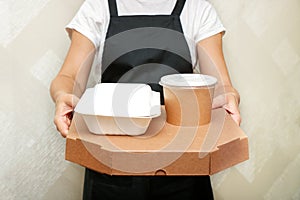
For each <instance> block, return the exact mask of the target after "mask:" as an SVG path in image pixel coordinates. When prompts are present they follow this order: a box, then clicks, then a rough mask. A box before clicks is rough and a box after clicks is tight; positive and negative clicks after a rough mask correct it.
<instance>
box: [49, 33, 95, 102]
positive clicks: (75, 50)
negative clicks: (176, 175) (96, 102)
mask: <svg viewBox="0 0 300 200" xmlns="http://www.w3.org/2000/svg"><path fill="white" fill-rule="evenodd" d="M94 56H95V47H94V45H93V44H92V43H91V41H90V40H89V39H88V38H86V37H85V36H83V35H82V34H80V33H78V32H76V31H73V32H72V41H71V46H70V49H69V52H68V54H67V56H66V59H65V62H64V64H63V66H62V68H61V70H60V71H59V73H58V75H57V76H56V78H55V79H54V80H53V81H52V83H51V88H50V94H51V97H52V99H53V100H54V102H56V100H57V98H58V97H59V96H60V95H61V94H73V95H75V96H77V97H78V98H79V97H80V96H81V95H82V93H83V92H84V90H85V88H86V83H87V80H88V76H89V74H90V70H91V66H92V63H93V60H94Z"/></svg>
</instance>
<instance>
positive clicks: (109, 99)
mask: <svg viewBox="0 0 300 200" xmlns="http://www.w3.org/2000/svg"><path fill="white" fill-rule="evenodd" d="M75 112H77V113H79V114H81V115H82V116H83V119H84V121H85V123H86V125H87V127H88V129H89V131H90V132H92V133H95V134H112V135H141V134H143V133H145V132H146V130H147V128H148V126H149V124H150V122H151V120H152V118H154V117H157V116H159V115H160V114H161V106H160V94H159V92H154V91H152V90H151V87H150V86H149V85H147V84H136V83H100V84H97V85H96V86H95V87H94V88H89V89H87V90H86V91H85V92H84V94H83V96H82V97H81V98H80V100H79V102H78V104H77V106H76V107H75Z"/></svg>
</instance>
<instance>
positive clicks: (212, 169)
mask: <svg viewBox="0 0 300 200" xmlns="http://www.w3.org/2000/svg"><path fill="white" fill-rule="evenodd" d="M86 145H88V149H89V150H87V149H86ZM67 146H68V148H66V160H68V161H71V162H75V163H77V164H79V165H82V166H83V167H87V168H90V169H93V170H95V171H98V172H101V173H105V174H110V175H212V174H215V173H217V172H220V171H222V170H224V169H227V168H229V167H232V166H234V165H236V164H238V163H241V162H243V161H245V160H247V159H249V154H248V139H247V137H244V138H240V139H237V140H234V141H231V142H230V143H227V144H226V145H221V146H218V150H215V151H213V152H211V153H208V154H207V155H206V156H205V157H203V158H201V159H200V158H199V153H198V152H186V153H183V154H182V155H181V156H180V157H179V158H178V159H177V160H175V161H174V162H172V163H171V164H170V165H168V166H165V167H163V168H157V169H155V170H154V171H148V172H143V173H132V172H125V171H119V170H117V169H115V168H116V167H115V165H116V164H115V163H116V160H118V162H120V161H122V160H120V158H122V152H109V151H107V150H104V149H101V148H99V146H97V145H95V144H92V143H88V142H85V141H84V142H83V141H81V140H80V139H76V138H68V139H67ZM93 155H99V156H101V160H102V159H105V164H103V163H102V162H100V161H99V159H97V158H95V157H94V156H93ZM162 156H163V155H162ZM187 163H193V165H187Z"/></svg>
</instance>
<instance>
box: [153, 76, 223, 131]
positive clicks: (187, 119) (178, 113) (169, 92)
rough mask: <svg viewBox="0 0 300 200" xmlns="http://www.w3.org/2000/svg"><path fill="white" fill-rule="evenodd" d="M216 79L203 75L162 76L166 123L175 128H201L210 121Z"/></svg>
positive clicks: (161, 83)
mask: <svg viewBox="0 0 300 200" xmlns="http://www.w3.org/2000/svg"><path fill="white" fill-rule="evenodd" d="M216 83H217V79H216V78H215V77H212V76H208V75H203V74H172V75H167V76H163V77H162V78H161V80H160V82H159V84H160V85H162V86H163V92H164V100H165V109H166V114H167V122H168V123H170V124H173V125H176V126H201V125H205V124H208V123H209V122H210V120H211V108H212V100H213V95H214V88H215V85H216Z"/></svg>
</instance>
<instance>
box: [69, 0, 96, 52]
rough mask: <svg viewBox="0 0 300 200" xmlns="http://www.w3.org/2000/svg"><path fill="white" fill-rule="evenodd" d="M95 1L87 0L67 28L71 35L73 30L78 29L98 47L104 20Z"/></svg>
mask: <svg viewBox="0 0 300 200" xmlns="http://www.w3.org/2000/svg"><path fill="white" fill-rule="evenodd" d="M95 2H96V1H94V0H86V1H85V2H84V3H83V4H82V6H81V7H80V9H79V10H78V12H77V13H76V15H75V16H74V18H73V19H72V20H71V21H70V22H69V24H67V26H66V27H65V29H66V31H67V33H68V34H69V37H71V32H72V31H71V30H76V31H78V32H79V33H81V34H83V35H84V36H86V37H87V38H88V39H89V40H90V41H91V42H92V43H93V44H94V46H95V47H96V48H97V47H98V46H99V43H100V35H101V24H102V23H101V21H102V20H101V16H100V15H99V13H100V12H99V8H98V7H99V6H97V5H95ZM97 10H98V11H97Z"/></svg>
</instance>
